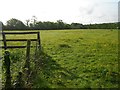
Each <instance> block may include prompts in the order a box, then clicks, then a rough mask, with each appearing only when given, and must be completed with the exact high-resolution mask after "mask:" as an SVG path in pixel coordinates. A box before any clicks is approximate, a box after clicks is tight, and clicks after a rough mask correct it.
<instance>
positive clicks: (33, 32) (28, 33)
mask: <svg viewBox="0 0 120 90" xmlns="http://www.w3.org/2000/svg"><path fill="white" fill-rule="evenodd" d="M4 33H5V34H37V33H39V32H4ZM2 34H3V33H2Z"/></svg>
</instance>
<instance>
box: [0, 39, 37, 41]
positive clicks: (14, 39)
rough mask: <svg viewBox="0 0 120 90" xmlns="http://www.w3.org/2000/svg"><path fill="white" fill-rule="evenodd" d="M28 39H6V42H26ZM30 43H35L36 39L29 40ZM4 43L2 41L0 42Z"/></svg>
mask: <svg viewBox="0 0 120 90" xmlns="http://www.w3.org/2000/svg"><path fill="white" fill-rule="evenodd" d="M27 40H28V39H6V41H27ZM30 40H31V41H37V39H30ZM0 41H4V40H0Z"/></svg>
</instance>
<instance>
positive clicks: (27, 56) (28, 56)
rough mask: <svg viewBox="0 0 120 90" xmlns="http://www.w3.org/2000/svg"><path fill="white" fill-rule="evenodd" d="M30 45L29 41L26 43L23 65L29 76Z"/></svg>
mask: <svg viewBox="0 0 120 90" xmlns="http://www.w3.org/2000/svg"><path fill="white" fill-rule="evenodd" d="M30 43H31V41H30V40H28V41H27V50H26V63H25V68H27V74H28V75H29V73H30V70H29V69H30Z"/></svg>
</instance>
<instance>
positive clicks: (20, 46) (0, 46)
mask: <svg viewBox="0 0 120 90" xmlns="http://www.w3.org/2000/svg"><path fill="white" fill-rule="evenodd" d="M30 47H35V46H30ZM0 48H5V47H4V46H0ZM9 48H26V46H7V49H9Z"/></svg>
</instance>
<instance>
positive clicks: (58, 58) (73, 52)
mask: <svg viewBox="0 0 120 90" xmlns="http://www.w3.org/2000/svg"><path fill="white" fill-rule="evenodd" d="M40 32H41V43H42V47H43V52H44V53H43V54H42V55H43V56H42V60H41V61H42V63H43V65H42V66H41V67H40V70H39V71H38V74H37V75H36V76H35V78H34V79H33V87H35V88H41V87H46V88H117V87H118V75H119V74H120V73H119V72H118V31H117V30H59V31H58V30H50V31H49V30H45V31H44V30H43V31H40ZM13 37H15V36H9V37H8V38H13ZM31 37H33V38H35V37H36V36H31ZM31 37H30V38H31ZM18 38H21V37H19V36H18ZM23 38H29V36H24V37H23ZM9 44H11V45H12V43H11V42H10V43H9ZM15 44H18V43H15ZM24 44H25V45H26V43H24ZM19 45H21V44H19ZM33 53H34V52H33ZM38 60H39V59H38Z"/></svg>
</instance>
